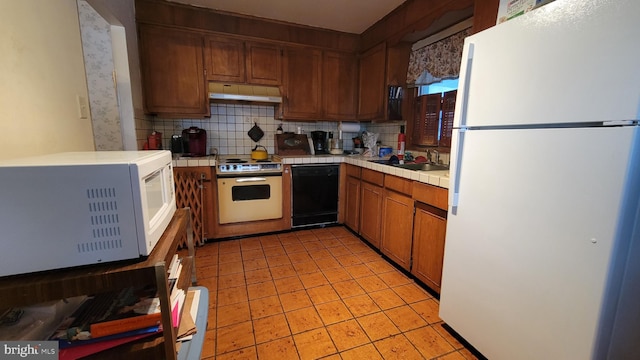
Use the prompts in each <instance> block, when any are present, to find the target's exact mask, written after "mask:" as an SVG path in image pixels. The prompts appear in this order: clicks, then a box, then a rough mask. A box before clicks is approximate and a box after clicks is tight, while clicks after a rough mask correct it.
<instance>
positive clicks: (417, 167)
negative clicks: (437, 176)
mask: <svg viewBox="0 0 640 360" xmlns="http://www.w3.org/2000/svg"><path fill="white" fill-rule="evenodd" d="M393 166H397V167H399V168H403V169H409V170H422V171H436V170H449V167H448V166H444V165H436V164H427V163H421V164H396V165H393Z"/></svg>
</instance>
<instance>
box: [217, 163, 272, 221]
mask: <svg viewBox="0 0 640 360" xmlns="http://www.w3.org/2000/svg"><path fill="white" fill-rule="evenodd" d="M216 178H217V185H218V223H219V224H232V223H242V222H247V221H260V220H272V219H279V218H282V163H281V162H279V161H274V159H273V158H272V157H268V158H267V159H266V160H252V159H251V157H250V156H238V155H223V156H219V157H218V164H217V165H216Z"/></svg>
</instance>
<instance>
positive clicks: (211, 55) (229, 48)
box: [204, 36, 246, 83]
mask: <svg viewBox="0 0 640 360" xmlns="http://www.w3.org/2000/svg"><path fill="white" fill-rule="evenodd" d="M204 51H205V60H206V64H207V80H210V81H226V82H235V83H243V82H245V80H246V76H245V61H244V57H245V56H244V42H243V41H242V40H236V39H231V38H225V37H218V36H207V37H206V38H205V48H204Z"/></svg>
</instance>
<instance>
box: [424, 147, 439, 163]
mask: <svg viewBox="0 0 640 360" xmlns="http://www.w3.org/2000/svg"><path fill="white" fill-rule="evenodd" d="M433 153H435V155H436V158H435V160H434V159H433ZM427 159H428V160H429V162H430V163H432V164H439V163H440V152H439V151H438V150H436V149H429V150H427Z"/></svg>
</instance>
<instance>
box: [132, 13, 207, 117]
mask: <svg viewBox="0 0 640 360" xmlns="http://www.w3.org/2000/svg"><path fill="white" fill-rule="evenodd" d="M139 31H140V62H141V71H142V81H143V88H144V104H145V110H146V112H147V113H154V114H162V115H166V116H171V117H180V116H208V115H209V99H208V98H207V93H206V88H205V80H204V63H203V59H202V57H203V56H202V36H201V35H200V34H197V33H192V32H189V31H181V30H176V29H173V28H163V27H159V26H149V25H140V28H139Z"/></svg>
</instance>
